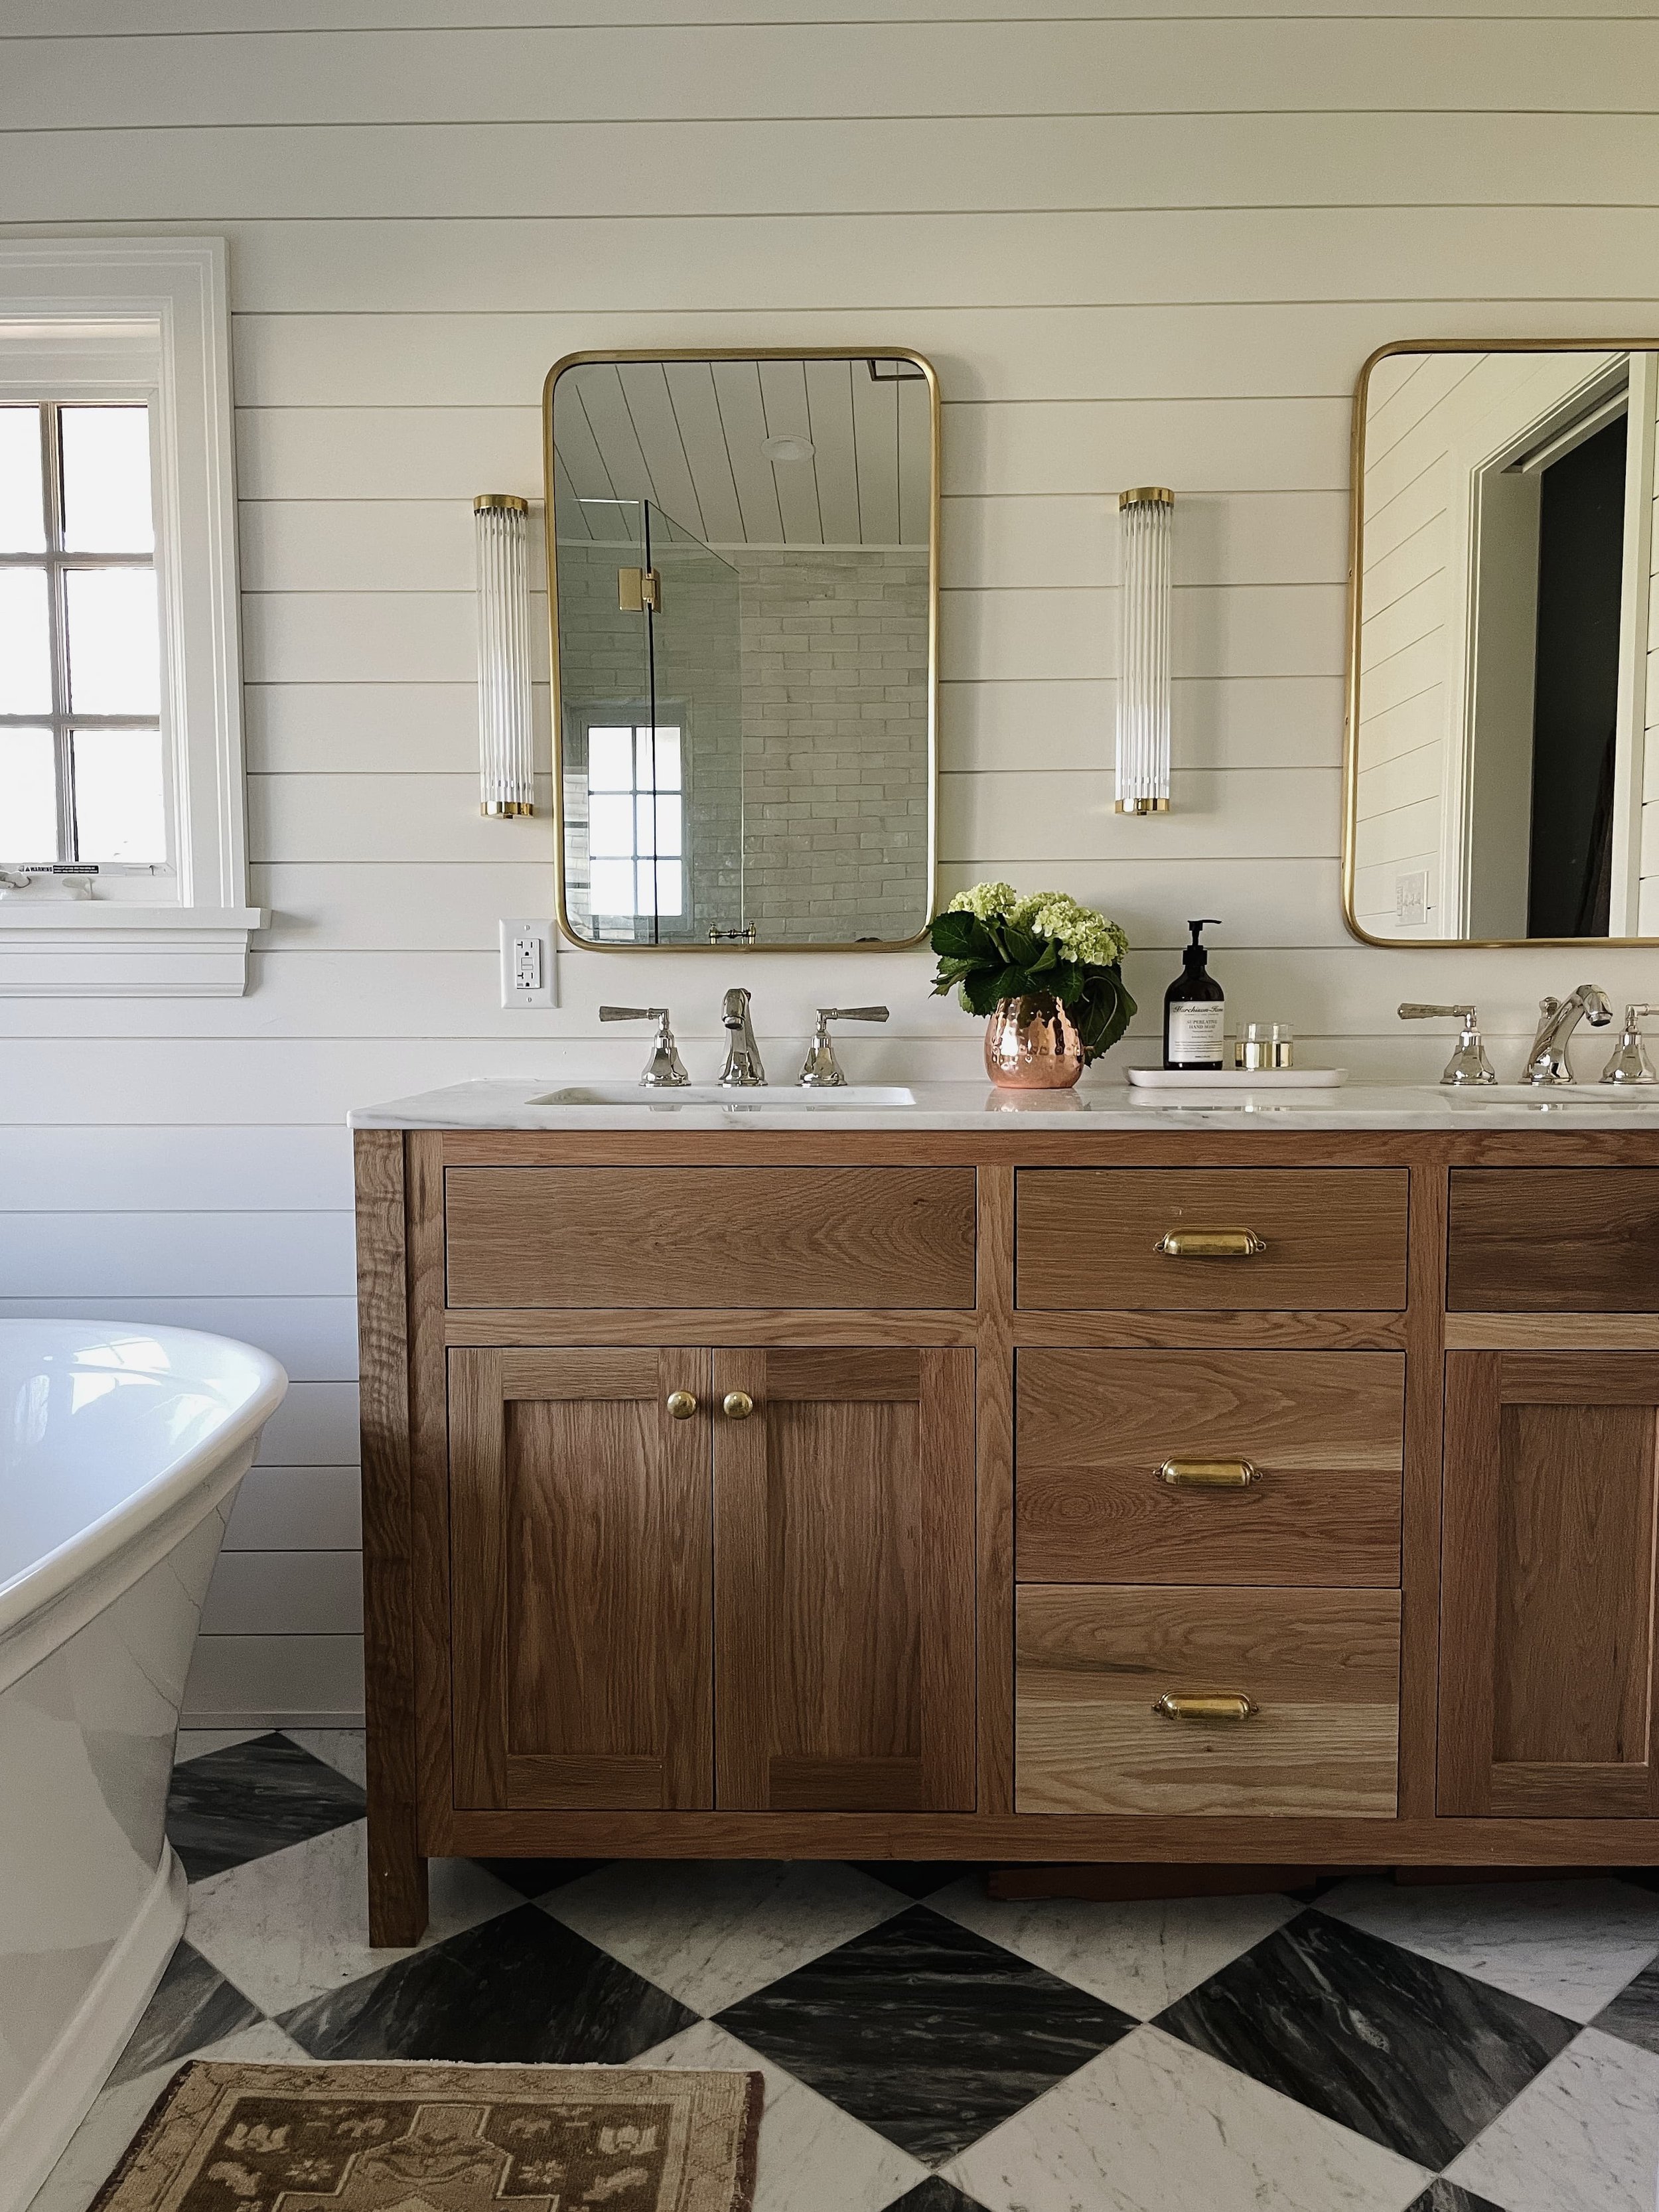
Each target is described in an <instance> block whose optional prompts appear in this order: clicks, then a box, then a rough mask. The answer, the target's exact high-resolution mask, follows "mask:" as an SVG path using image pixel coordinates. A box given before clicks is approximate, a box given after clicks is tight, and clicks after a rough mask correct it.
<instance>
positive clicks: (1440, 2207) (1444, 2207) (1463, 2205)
mask: <svg viewBox="0 0 1659 2212" xmlns="http://www.w3.org/2000/svg"><path fill="white" fill-rule="evenodd" d="M1406 2212H1504V2208H1503V2206H1502V2205H1501V2204H1494V2203H1492V2199H1491V2197H1475V2196H1472V2195H1471V2194H1470V2192H1469V2191H1468V2190H1467V2189H1460V2188H1459V2187H1458V2185H1457V2184H1456V2183H1455V2181H1448V2180H1446V2179H1445V2178H1444V2176H1442V2178H1441V2179H1439V2180H1438V2181H1431V2183H1430V2184H1429V2185H1428V2187H1427V2188H1426V2189H1425V2191H1423V2194H1422V2195H1421V2196H1420V2197H1413V2199H1412V2201H1411V2203H1409V2204H1408V2205H1407V2207H1406Z"/></svg>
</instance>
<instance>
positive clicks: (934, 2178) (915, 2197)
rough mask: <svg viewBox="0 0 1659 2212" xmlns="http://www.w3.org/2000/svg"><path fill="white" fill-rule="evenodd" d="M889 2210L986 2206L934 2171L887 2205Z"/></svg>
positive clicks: (949, 2211) (964, 2211) (948, 2211)
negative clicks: (953, 2187)
mask: <svg viewBox="0 0 1659 2212" xmlns="http://www.w3.org/2000/svg"><path fill="white" fill-rule="evenodd" d="M887 2212H985V2207H984V2206H983V2205H982V2204H981V2203H980V2202H979V2200H978V2198H977V2197H964V2196H963V2193H962V2191H960V2190H959V2189H952V2188H951V2185H950V2183H949V2182H948V2181H946V2180H945V2179H944V2177H943V2176H942V2175H940V2174H937V2173H933V2174H930V2175H929V2176H928V2178H927V2180H926V2181H919V2182H917V2184H916V2185H915V2188H914V2189H907V2190H906V2191H905V2192H904V2194H903V2196H902V2197H898V2198H897V2199H896V2201H895V2202H894V2203H891V2204H890V2205H889V2206H888V2207H887Z"/></svg>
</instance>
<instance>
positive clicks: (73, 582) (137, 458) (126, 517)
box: [0, 402, 170, 868]
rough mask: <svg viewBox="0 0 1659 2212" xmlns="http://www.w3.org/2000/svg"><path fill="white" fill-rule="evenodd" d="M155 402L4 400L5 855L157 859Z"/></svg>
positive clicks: (0, 517)
mask: <svg viewBox="0 0 1659 2212" xmlns="http://www.w3.org/2000/svg"><path fill="white" fill-rule="evenodd" d="M169 857H170V856H169V854H168V850H167V783H166V768H165V761H164V754H163V750H162V745H161V632H160V623H159V616H158V609H157V599H156V576H155V521H154V513H153V489H152V475H151V462H150V421H149V409H148V407H147V406H145V405H144V404H143V403H142V402H133V403H131V404H78V403H76V404H69V403H65V404H58V403H56V402H45V403H41V404H16V403H14V402H5V403H0V865H6V864H10V865H13V866H41V865H43V864H47V863H53V862H55V863H58V864H65V863H68V864H73V863H76V862H85V863H96V864H98V865H99V866H101V867H113V868H120V867H121V866H139V867H143V866H158V865H164V864H165V863H166V862H167V860H168V859H169Z"/></svg>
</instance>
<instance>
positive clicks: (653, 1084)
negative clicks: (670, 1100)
mask: <svg viewBox="0 0 1659 2212" xmlns="http://www.w3.org/2000/svg"><path fill="white" fill-rule="evenodd" d="M599 1019H600V1020H601V1021H602V1022H655V1024H657V1034H656V1036H655V1037H654V1038H653V1040H652V1044H651V1057H650V1058H649V1059H648V1060H647V1061H646V1063H645V1066H644V1069H643V1071H642V1073H641V1076H640V1084H641V1088H642V1089H644V1090H646V1091H678V1089H679V1087H680V1085H682V1084H685V1083H690V1080H691V1079H690V1076H689V1075H688V1074H687V1073H686V1072H685V1062H684V1060H682V1059H681V1058H680V1054H679V1047H678V1045H677V1044H676V1043H675V1042H674V1032H673V1030H671V1028H670V1026H669V1021H668V1009H667V1007H666V1006H601V1007H600V1008H599Z"/></svg>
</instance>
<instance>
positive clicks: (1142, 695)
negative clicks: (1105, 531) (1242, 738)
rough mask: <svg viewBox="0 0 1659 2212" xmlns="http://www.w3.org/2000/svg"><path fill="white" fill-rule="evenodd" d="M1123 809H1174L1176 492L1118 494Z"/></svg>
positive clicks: (1146, 489)
mask: <svg viewBox="0 0 1659 2212" xmlns="http://www.w3.org/2000/svg"><path fill="white" fill-rule="evenodd" d="M1117 505H1118V517H1119V532H1120V544H1121V563H1120V574H1119V580H1118V594H1117V599H1118V653H1117V811H1118V812H1119V813H1120V814H1163V813H1166V812H1167V811H1168V810H1169V805H1170V523H1171V521H1172V520H1173V517H1174V513H1175V494H1174V493H1173V492H1172V491H1170V490H1169V489H1167V488H1166V487H1165V486H1164V485H1163V484H1142V485H1140V486H1139V487H1138V488H1137V489H1135V490H1133V491H1124V492H1120V493H1119V494H1118V499H1117Z"/></svg>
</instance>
